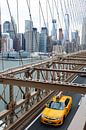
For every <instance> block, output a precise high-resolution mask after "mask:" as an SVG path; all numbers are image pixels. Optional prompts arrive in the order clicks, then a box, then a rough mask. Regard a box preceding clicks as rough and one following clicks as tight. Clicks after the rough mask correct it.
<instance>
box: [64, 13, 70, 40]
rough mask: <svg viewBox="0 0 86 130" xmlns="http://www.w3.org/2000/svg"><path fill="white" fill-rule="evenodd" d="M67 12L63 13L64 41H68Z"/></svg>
mask: <svg viewBox="0 0 86 130" xmlns="http://www.w3.org/2000/svg"><path fill="white" fill-rule="evenodd" d="M69 25H70V23H69V14H65V30H64V41H69Z"/></svg>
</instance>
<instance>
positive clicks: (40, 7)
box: [39, 0, 46, 27]
mask: <svg viewBox="0 0 86 130" xmlns="http://www.w3.org/2000/svg"><path fill="white" fill-rule="evenodd" d="M39 6H40V10H41V13H42V17H43V21H44V25H45V27H46V22H45V18H44V14H43V11H42V6H41V2H40V0H39Z"/></svg>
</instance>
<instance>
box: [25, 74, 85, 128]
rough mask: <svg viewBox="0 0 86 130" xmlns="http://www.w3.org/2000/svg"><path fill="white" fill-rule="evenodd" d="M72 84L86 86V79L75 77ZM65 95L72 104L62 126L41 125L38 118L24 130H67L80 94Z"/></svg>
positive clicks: (76, 107)
mask: <svg viewBox="0 0 86 130" xmlns="http://www.w3.org/2000/svg"><path fill="white" fill-rule="evenodd" d="M74 83H79V84H86V77H80V76H79V77H77V78H76V79H75V81H74ZM65 94H66V95H70V96H72V98H73V104H72V108H71V111H70V112H69V114H68V116H67V117H66V118H65V121H64V124H63V125H61V126H58V127H54V126H49V125H45V124H42V123H41V122H40V117H39V118H38V119H37V120H36V121H35V122H34V123H33V124H32V125H31V126H30V127H28V128H26V129H25V130H67V128H68V126H69V124H70V122H71V121H72V119H73V117H74V115H75V113H76V111H77V109H78V107H79V101H80V99H81V94H76V93H70V92H66V93H65Z"/></svg>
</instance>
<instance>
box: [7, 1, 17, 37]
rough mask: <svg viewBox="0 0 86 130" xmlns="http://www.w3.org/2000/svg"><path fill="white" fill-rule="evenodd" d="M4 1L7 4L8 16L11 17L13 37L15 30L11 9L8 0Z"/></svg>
mask: <svg viewBox="0 0 86 130" xmlns="http://www.w3.org/2000/svg"><path fill="white" fill-rule="evenodd" d="M6 2H7V6H8V10H9V14H10V18H11V22H12V26H13V30H14V34H15V37H16V31H15V27H14V23H13V19H12V15H11V11H10V6H9V2H8V0H6Z"/></svg>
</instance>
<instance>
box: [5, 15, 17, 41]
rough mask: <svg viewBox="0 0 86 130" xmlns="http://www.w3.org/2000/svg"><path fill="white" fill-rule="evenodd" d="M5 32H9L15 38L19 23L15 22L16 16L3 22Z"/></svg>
mask: <svg viewBox="0 0 86 130" xmlns="http://www.w3.org/2000/svg"><path fill="white" fill-rule="evenodd" d="M3 33H9V34H10V37H11V38H12V39H14V38H15V33H17V25H16V23H15V20H14V18H13V17H12V21H11V22H9V21H5V22H4V24H3Z"/></svg>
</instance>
